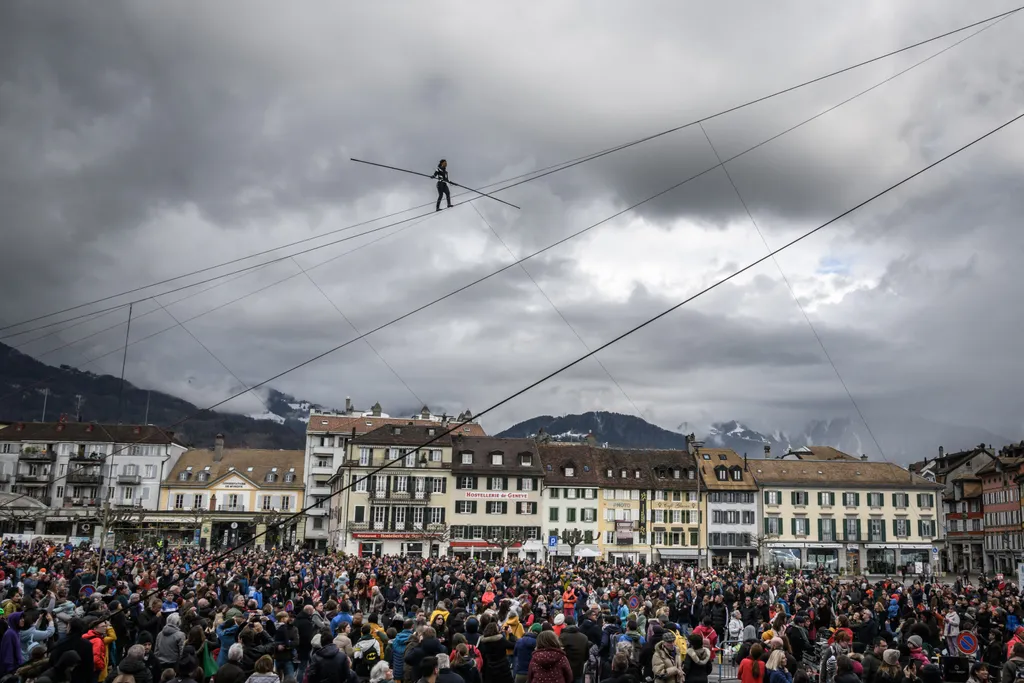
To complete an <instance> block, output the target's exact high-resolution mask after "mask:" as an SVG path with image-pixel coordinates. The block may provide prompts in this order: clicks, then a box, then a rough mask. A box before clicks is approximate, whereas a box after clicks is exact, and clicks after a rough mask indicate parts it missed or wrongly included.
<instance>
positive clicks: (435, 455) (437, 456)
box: [430, 448, 441, 462]
mask: <svg viewBox="0 0 1024 683" xmlns="http://www.w3.org/2000/svg"><path fill="white" fill-rule="evenodd" d="M430 462H441V451H440V450H438V449H436V448H435V449H434V450H432V451H430Z"/></svg>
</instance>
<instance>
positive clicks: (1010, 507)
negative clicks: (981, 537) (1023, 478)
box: [978, 451, 1024, 574]
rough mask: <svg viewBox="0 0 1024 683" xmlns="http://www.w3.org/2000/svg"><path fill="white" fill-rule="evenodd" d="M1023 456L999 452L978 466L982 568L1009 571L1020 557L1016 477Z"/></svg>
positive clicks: (1023, 538) (1022, 550)
mask: <svg viewBox="0 0 1024 683" xmlns="http://www.w3.org/2000/svg"><path fill="white" fill-rule="evenodd" d="M1022 464H1024V458H1021V457H1018V456H1017V454H1016V453H1015V452H1012V451H1011V452H1006V453H1000V455H999V456H997V457H996V458H995V459H994V460H992V461H991V462H990V463H989V464H987V465H985V466H984V467H982V468H981V469H979V470H978V476H979V477H980V478H981V491H982V506H983V509H984V514H985V517H984V525H985V567H984V569H985V572H986V573H996V574H1010V573H1013V572H1015V571H1016V569H1017V564H1018V563H1019V562H1021V561H1024V544H1022V541H1024V536H1022V533H1021V503H1020V500H1021V496H1020V486H1019V484H1018V482H1017V481H1016V479H1017V476H1018V474H1019V473H1020V470H1021V465H1022Z"/></svg>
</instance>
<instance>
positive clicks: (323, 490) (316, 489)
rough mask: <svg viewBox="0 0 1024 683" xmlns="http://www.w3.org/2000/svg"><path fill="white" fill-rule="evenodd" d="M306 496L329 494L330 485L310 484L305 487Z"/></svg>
mask: <svg viewBox="0 0 1024 683" xmlns="http://www.w3.org/2000/svg"><path fill="white" fill-rule="evenodd" d="M306 495H307V496H329V495H331V487H330V486H326V485H325V486H316V485H314V486H310V487H309V488H307V489H306Z"/></svg>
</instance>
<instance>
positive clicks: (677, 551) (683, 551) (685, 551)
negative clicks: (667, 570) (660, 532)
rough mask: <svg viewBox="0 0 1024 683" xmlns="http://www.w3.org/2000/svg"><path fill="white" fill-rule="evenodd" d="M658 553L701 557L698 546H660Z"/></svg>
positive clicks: (664, 555) (662, 555)
mask: <svg viewBox="0 0 1024 683" xmlns="http://www.w3.org/2000/svg"><path fill="white" fill-rule="evenodd" d="M657 550H658V555H660V556H661V557H667V558H670V559H671V558H676V557H692V558H698V557H700V551H699V550H697V549H696V548H658V549H657Z"/></svg>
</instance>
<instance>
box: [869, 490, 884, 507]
mask: <svg viewBox="0 0 1024 683" xmlns="http://www.w3.org/2000/svg"><path fill="white" fill-rule="evenodd" d="M884 505H885V496H883V495H882V494H881V493H869V494H868V506H869V507H873V508H880V507H883V506H884Z"/></svg>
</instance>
